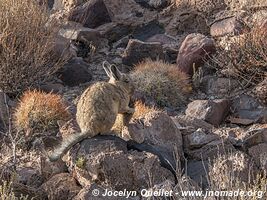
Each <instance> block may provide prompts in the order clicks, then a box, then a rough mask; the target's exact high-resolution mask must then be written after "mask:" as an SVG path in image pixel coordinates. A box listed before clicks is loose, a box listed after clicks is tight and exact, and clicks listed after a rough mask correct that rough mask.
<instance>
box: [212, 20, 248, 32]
mask: <svg viewBox="0 0 267 200" xmlns="http://www.w3.org/2000/svg"><path fill="white" fill-rule="evenodd" d="M246 30H247V29H246V27H245V25H244V24H243V23H242V22H241V21H239V20H238V19H237V18H236V17H231V18H227V19H223V20H220V21H216V22H215V23H214V24H212V25H211V27H210V34H211V36H213V37H221V36H225V35H240V34H243V33H244V32H245V31H246Z"/></svg>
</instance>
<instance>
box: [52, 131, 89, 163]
mask: <svg viewBox="0 0 267 200" xmlns="http://www.w3.org/2000/svg"><path fill="white" fill-rule="evenodd" d="M88 135H90V134H88V132H80V133H77V134H73V135H70V136H69V137H67V138H66V139H63V141H62V142H61V144H60V145H59V146H58V147H56V148H55V149H54V150H53V152H52V153H50V155H49V156H48V157H49V160H50V161H52V162H55V161H57V160H58V159H60V158H61V157H62V156H63V155H64V154H66V153H67V151H68V150H69V149H70V148H71V147H73V146H74V145H75V144H77V143H79V142H81V141H82V140H84V139H85V138H87V137H88Z"/></svg>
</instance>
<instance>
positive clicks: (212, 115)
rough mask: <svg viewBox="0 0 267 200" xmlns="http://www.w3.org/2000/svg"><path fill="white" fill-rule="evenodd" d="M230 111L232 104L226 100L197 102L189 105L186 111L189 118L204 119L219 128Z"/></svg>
mask: <svg viewBox="0 0 267 200" xmlns="http://www.w3.org/2000/svg"><path fill="white" fill-rule="evenodd" d="M229 111H230V102H229V101H228V100H226V99H218V100H214V101H212V100H195V101H193V102H191V103H189V104H188V106H187V109H186V111H185V113H186V115H187V116H190V117H194V118H197V119H202V120H204V121H206V122H208V123H210V124H213V125H215V126H219V125H220V124H221V123H222V121H223V120H224V119H225V117H226V116H227V115H228V113H229Z"/></svg>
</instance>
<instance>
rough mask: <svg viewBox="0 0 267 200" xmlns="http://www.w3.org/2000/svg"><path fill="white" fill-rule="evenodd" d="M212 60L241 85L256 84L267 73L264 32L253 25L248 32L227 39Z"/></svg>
mask: <svg viewBox="0 0 267 200" xmlns="http://www.w3.org/2000/svg"><path fill="white" fill-rule="evenodd" d="M212 62H213V64H214V65H216V66H217V67H218V68H220V69H223V70H224V71H225V72H226V73H227V74H228V75H230V76H233V77H235V78H237V79H238V80H239V81H240V82H242V83H243V85H245V86H250V85H256V84H257V83H259V82H261V81H262V80H263V79H264V78H265V77H266V75H267V42H266V33H264V32H263V31H262V30H261V29H260V28H259V27H254V28H252V30H251V31H250V32H248V33H245V34H243V35H241V36H238V37H236V38H234V39H233V40H230V39H229V40H228V41H226V43H225V44H224V45H223V47H221V48H219V50H218V54H217V56H216V57H215V58H214V59H213V61H212Z"/></svg>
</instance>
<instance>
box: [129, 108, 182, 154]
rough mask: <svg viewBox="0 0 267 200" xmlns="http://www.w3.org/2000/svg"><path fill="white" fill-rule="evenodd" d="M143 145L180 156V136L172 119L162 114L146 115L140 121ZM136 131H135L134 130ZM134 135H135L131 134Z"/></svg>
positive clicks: (152, 113)
mask: <svg viewBox="0 0 267 200" xmlns="http://www.w3.org/2000/svg"><path fill="white" fill-rule="evenodd" d="M139 120H141V121H142V123H143V127H144V128H143V130H141V131H142V132H143V137H144V143H146V144H149V145H152V146H153V147H156V148H158V149H164V150H165V151H166V152H170V153H171V154H173V153H179V155H180V156H181V155H182V146H183V141H182V135H181V133H180V131H179V130H178V129H177V127H176V125H175V123H174V122H173V121H172V119H171V118H170V117H169V116H168V115H167V114H165V113H163V112H158V111H155V112H150V113H147V114H146V115H145V116H144V117H143V118H142V119H139ZM136 131H137V130H136ZM133 134H135V133H133Z"/></svg>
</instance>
